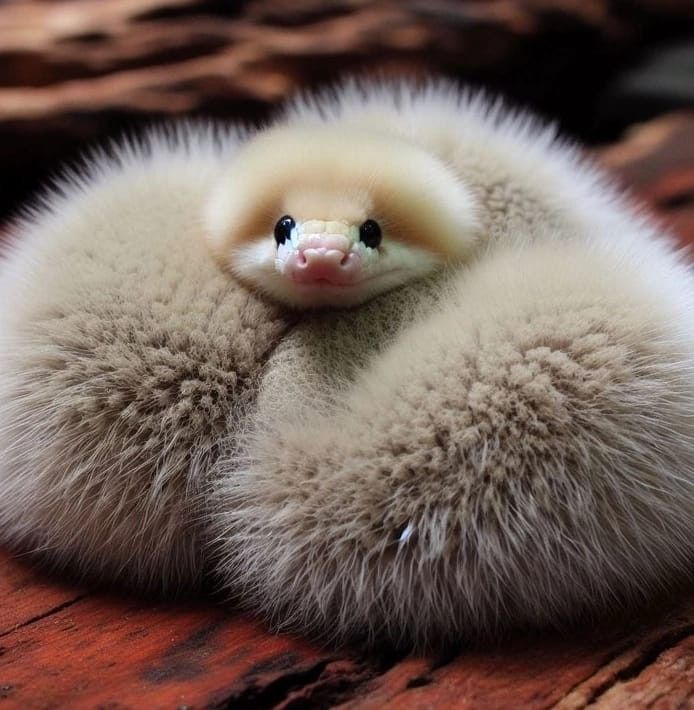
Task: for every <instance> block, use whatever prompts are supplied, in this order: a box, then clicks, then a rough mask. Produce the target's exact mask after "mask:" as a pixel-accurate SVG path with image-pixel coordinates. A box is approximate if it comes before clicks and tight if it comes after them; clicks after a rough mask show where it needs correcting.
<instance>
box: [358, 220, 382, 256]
mask: <svg viewBox="0 0 694 710" xmlns="http://www.w3.org/2000/svg"><path fill="white" fill-rule="evenodd" d="M359 239H361V240H362V242H364V244H366V246H367V247H371V248H372V249H375V248H376V247H377V246H378V245H379V244H380V243H381V228H380V226H379V224H378V222H376V221H375V220H373V219H367V220H366V222H364V224H362V225H361V227H359Z"/></svg>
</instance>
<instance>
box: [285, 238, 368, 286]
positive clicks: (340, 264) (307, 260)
mask: <svg viewBox="0 0 694 710" xmlns="http://www.w3.org/2000/svg"><path fill="white" fill-rule="evenodd" d="M360 266H361V260H360V258H359V255H358V254H354V253H352V252H349V253H346V252H344V251H343V250H342V249H330V248H327V247H309V248H305V249H301V248H300V249H298V250H297V251H296V252H294V253H293V254H291V255H290V257H289V258H288V260H287V264H286V273H287V275H288V276H290V277H291V278H292V279H293V280H294V281H296V282H297V283H302V284H309V283H316V282H319V281H325V282H327V283H330V284H335V285H338V286H344V285H347V284H350V283H353V282H354V281H355V280H356V279H357V277H358V275H359V271H360Z"/></svg>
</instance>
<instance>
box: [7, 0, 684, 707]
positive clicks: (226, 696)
mask: <svg viewBox="0 0 694 710" xmlns="http://www.w3.org/2000/svg"><path fill="white" fill-rule="evenodd" d="M692 37H694V2H681V1H678V0H634V1H633V2H627V1H618V0H614V1H613V2H608V0H459V1H456V0H411V1H410V2H398V1H397V0H391V1H384V2H369V1H368V0H325V1H321V0H295V1H294V2H289V1H288V0H286V1H282V0H275V1H270V0H246V1H238V2H233V0H229V1H222V0H43V1H39V0H33V1H29V0H5V2H3V3H1V4H0V168H1V169H0V218H4V217H7V216H8V215H11V214H13V213H15V212H16V210H17V209H18V206H19V205H20V203H21V202H22V201H23V200H25V199H27V198H28V197H29V196H30V195H31V194H32V193H33V191H34V190H35V189H36V188H37V186H38V185H40V184H41V182H42V181H44V180H46V178H47V176H49V175H50V174H51V173H53V172H54V171H56V170H57V169H58V168H59V166H60V165H61V164H62V163H63V161H65V160H68V161H70V160H74V159H75V158H76V157H77V156H78V155H79V152H80V151H81V150H83V149H84V148H85V146H87V145H89V144H92V143H94V142H98V141H100V140H103V139H105V138H108V137H112V136H117V135H119V134H121V133H122V132H124V131H126V132H128V131H137V130H139V129H141V128H142V127H143V126H144V125H146V124H148V123H151V122H152V121H159V120H162V119H166V118H169V117H176V116H181V115H206V116H214V117H217V118H221V119H229V118H232V119H236V118H240V119H243V120H251V121H253V120H257V119H260V118H262V117H264V116H266V115H267V113H268V112H269V111H270V110H271V109H272V108H273V106H275V105H276V104H277V102H278V101H280V100H281V99H283V98H284V97H286V96H287V95H288V94H290V93H291V92H292V91H294V90H295V89H297V88H299V87H303V86H311V87H314V86H320V85H322V84H324V83H325V82H328V81H330V80H332V79H334V78H335V76H336V75H337V74H339V73H341V72H345V71H362V72H373V71H375V72H378V73H380V74H382V75H383V74H385V75H391V74H401V73H408V74H414V75H417V76H424V75H427V74H429V73H436V74H443V75H445V76H449V77H452V78H456V79H464V80H468V81H474V82H477V83H483V84H485V85H488V86H491V87H493V88H496V89H501V90H503V91H505V92H506V93H507V94H509V95H510V96H511V97H512V98H514V99H516V100H518V101H521V102H523V103H527V104H529V105H530V106H533V107H535V108H537V109H538V110H540V111H542V112H543V113H545V114H547V115H550V116H554V117H556V118H558V120H559V121H560V123H561V125H562V126H563V127H564V128H565V129H566V130H567V131H568V132H570V133H573V134H575V135H577V136H579V137H580V138H582V139H583V140H585V141H587V142H589V143H590V144H591V146H592V147H591V148H590V149H591V150H592V151H594V152H595V154H596V155H597V156H598V157H599V159H600V160H601V161H602V162H603V163H604V164H605V165H606V166H607V167H608V168H610V169H611V170H613V171H614V173H615V175H616V176H617V177H618V179H620V180H621V181H622V182H623V183H624V184H625V186H627V187H629V188H630V190H631V191H632V193H633V194H634V196H635V198H637V199H640V200H643V201H646V202H647V203H648V204H650V205H651V206H652V208H653V209H655V210H656V212H657V213H658V214H659V215H660V216H661V218H662V219H663V221H664V222H665V223H667V224H668V225H669V226H670V227H671V228H672V229H673V230H674V231H675V232H676V233H677V234H678V235H679V236H680V238H681V239H682V242H683V243H690V244H694V110H693V107H694V78H693V75H694V71H692V69H691V67H692V66H694V64H692V62H694V59H693V57H694V49H693V47H694V41H693V40H692ZM3 305H6V304H3ZM0 598H1V599H2V602H1V603H0V709H1V708H4V707H17V708H27V707H28V708H49V707H50V708H56V707H70V708H73V707H74V708H81V707H84V708H112V709H114V710H115V709H121V708H131V707H132V708H138V707H162V708H181V709H182V708H193V707H194V708H203V707H205V708H244V707H253V708H264V707H280V708H305V707H309V708H310V707H332V706H342V707H348V708H382V707H397V708H422V709H423V708H431V707H446V708H447V707H460V708H495V707H498V708H508V707H531V708H548V707H559V708H566V709H569V708H582V707H586V706H588V705H594V706H596V707H604V708H634V707H656V708H688V707H694V592H692V591H686V590H685V591H683V592H682V593H681V594H680V595H679V596H677V597H676V598H674V599H668V600H662V602H661V603H659V604H658V605H655V606H654V607H653V608H651V609H648V610H645V611H644V613H643V615H642V616H640V617H638V618H634V619H632V620H630V621H629V622H627V623H626V624H621V625H620V626H619V628H616V629H609V630H608V629H603V630H601V631H600V632H599V633H598V632H597V631H595V630H592V631H586V632H585V633H584V634H573V635H571V636H569V637H565V638H559V637H556V636H544V637H543V636H538V637H533V638H527V637H525V638H516V639H511V640H510V641H509V642H507V643H504V644H503V645H501V646H500V647H498V648H490V649H466V650H462V651H461V652H460V653H457V654H453V655H449V656H446V657H423V658H422V657H400V656H391V655H388V654H385V655H381V656H369V657H367V656H364V655H362V654H360V652H359V649H351V650H348V651H345V652H340V653H335V652H332V651H326V650H325V649H321V648H319V647H317V646H315V645H313V644H311V643H309V642H307V641H305V640H303V639H299V638H296V637H291V636H278V637H276V636H272V635H270V634H268V633H267V632H266V631H265V630H264V629H263V627H262V626H261V625H259V624H257V623H256V622H254V621H253V620H252V619H249V618H248V617H246V616H243V615H239V614H237V613H235V612H234V611H233V610H231V609H228V608H221V607H218V606H215V605H214V604H213V603H212V602H211V601H205V600H199V601H196V602H181V603H154V602H151V601H146V600H141V599H127V598H124V597H122V596H109V595H107V594H105V593H103V592H95V591H93V590H89V589H82V588H75V587H73V586H70V585H69V584H65V583H63V582H62V581H60V580H54V579H51V578H48V577H46V576H45V575H44V574H43V573H42V572H41V571H40V570H37V569H35V568H33V567H32V566H31V564H30V563H29V562H27V561H26V560H21V559H13V558H11V557H10V556H9V555H7V554H6V553H0Z"/></svg>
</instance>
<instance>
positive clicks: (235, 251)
mask: <svg viewBox="0 0 694 710" xmlns="http://www.w3.org/2000/svg"><path fill="white" fill-rule="evenodd" d="M285 214H289V215H291V216H292V217H294V218H295V219H296V220H297V221H299V222H301V223H303V224H310V223H311V222H312V221H313V220H320V223H322V222H323V221H325V220H330V221H337V222H341V223H343V224H344V225H349V226H351V227H353V228H354V229H355V231H356V229H358V227H359V225H360V224H361V223H363V222H364V221H366V220H367V219H375V220H376V221H377V222H378V223H379V224H380V225H381V226H382V228H383V230H384V240H383V243H382V244H381V246H380V247H379V248H378V249H377V250H376V251H375V253H373V254H371V258H372V263H371V264H370V265H369V269H368V272H367V273H366V274H365V275H366V276H367V277H368V278H365V279H364V280H363V281H362V282H360V283H358V284H355V285H354V286H352V287H350V288H345V287H341V288H337V289H332V290H331V289H330V288H329V287H323V288H321V289H320V290H319V291H318V293H314V292H310V293H308V294H306V293H304V292H303V291H301V290H297V289H296V288H295V285H294V284H293V283H292V282H291V280H289V279H287V278H286V277H284V276H283V275H282V274H281V272H278V269H277V267H276V261H277V257H278V250H277V246H276V244H275V240H274V237H273V228H274V225H275V223H276V222H277V220H278V219H279V218H280V217H281V216H283V215H285ZM204 215H205V219H204V224H203V236H204V238H205V239H206V241H207V243H208V245H209V247H210V248H211V250H212V253H213V254H214V255H215V256H216V258H217V259H218V260H219V262H220V264H221V265H222V266H223V267H225V268H228V269H229V270H230V271H231V272H232V273H233V274H234V275H235V276H236V277H237V278H239V279H240V280H241V281H243V282H244V283H247V284H248V285H249V286H251V287H254V288H256V289H258V290H260V291H261V292H263V293H265V294H267V295H269V296H271V297H273V298H276V299H278V300H280V301H282V302H284V303H286V304H288V305H290V306H304V307H307V306H308V307H310V306H325V305H330V306H337V307H340V306H354V305H357V304H359V303H362V302H364V301H366V300H368V299H369V298H373V297H374V296H376V295H378V294H380V293H383V292H385V291H387V290H390V289H392V288H395V287H396V286H399V285H402V284H403V283H407V282H409V281H412V280H413V279H414V278H418V277H421V276H425V275H427V274H429V273H431V272H433V271H434V270H436V268H437V267H439V266H440V265H441V263H461V262H465V261H466V260H467V259H469V258H470V256H471V255H472V253H473V251H474V248H475V243H476V241H477V237H478V231H479V224H478V222H477V207H476V205H475V203H474V200H473V199H472V196H471V194H470V190H469V188H468V186H467V185H465V184H464V183H463V182H462V181H461V180H460V179H459V177H458V175H457V174H456V173H455V172H454V171H453V170H452V169H451V168H450V167H449V166H447V165H446V163H445V161H444V160H442V159H441V158H439V157H438V156H435V155H432V153H431V152H430V151H428V150H425V149H423V148H422V147H421V146H420V145H418V144H417V142H416V141H413V140H410V139H409V138H406V137H403V136H397V135H393V134H392V132H385V131H383V130H370V129H369V128H368V127H367V128H361V129H359V128H347V127H345V126H343V125H338V126H337V127H336V126H321V127H316V126H311V127H310V128H306V127H305V126H303V125H301V124H299V125H290V126H282V127H279V128H274V129H270V130H268V131H266V132H262V133H260V134H258V135H257V136H254V137H253V139H252V140H250V141H249V142H248V143H247V144H246V145H245V146H244V147H242V148H241V149H240V150H239V151H238V153H236V154H235V155H234V156H233V159H232V160H230V162H229V166H228V167H227V168H226V169H225V171H224V172H223V174H222V176H221V178H220V179H219V180H218V181H217V183H216V184H215V186H214V188H213V189H212V191H211V193H210V197H209V199H208V201H207V204H206V205H205V210H204Z"/></svg>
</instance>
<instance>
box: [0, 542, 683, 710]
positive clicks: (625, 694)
mask: <svg viewBox="0 0 694 710" xmlns="http://www.w3.org/2000/svg"><path fill="white" fill-rule="evenodd" d="M0 595H1V596H2V599H3V604H2V609H1V610H0V707H2V708H5V707H7V708H10V707H16V708H58V707H68V708H102V709H106V708H109V709H111V710H122V709H124V708H141V707H147V708H179V709H182V708H246V707H248V708H270V707H273V708H274V707H277V708H304V707H332V706H342V707H346V708H354V709H355V710H356V709H367V708H368V709H371V708H373V709H377V708H382V707H397V708H412V709H415V708H417V709H422V710H423V709H424V708H431V707H441V708H449V707H456V708H508V707H527V708H549V707H559V708H567V709H568V708H582V707H586V706H587V705H589V704H595V705H596V706H597V707H605V708H632V707H646V706H651V705H652V706H653V707H657V708H687V707H694V596H692V597H691V598H689V599H688V598H687V597H684V598H682V599H681V600H679V601H675V602H672V601H671V602H669V603H668V604H667V605H666V606H665V607H664V609H661V610H660V611H657V612H654V611H651V612H650V613H649V616H648V618H641V619H639V620H634V621H633V622H632V623H628V624H626V626H627V628H626V629H625V628H622V629H621V631H618V632H615V631H614V630H612V631H611V632H609V633H607V632H601V633H600V634H597V633H596V632H593V633H591V634H585V635H584V636H581V637H577V636H573V637H570V638H559V637H557V636H553V637H550V636H545V637H541V636H540V637H533V638H527V637H526V638H523V639H511V640H509V641H507V642H506V643H504V644H502V645H500V646H499V647H498V648H492V649H476V650H474V649H470V650H463V651H461V652H460V653H458V654H457V655H454V656H450V657H445V658H441V657H405V658H399V657H388V656H379V657H365V656H363V655H360V654H359V652H358V650H356V649H352V650H348V651H346V652H333V651H330V650H325V649H321V648H320V647H318V646H315V645H312V644H310V643H308V642H306V641H304V640H301V639H298V638H295V637H290V636H274V635H271V634H268V633H267V632H266V631H265V630H264V629H263V628H262V626H261V625H259V624H257V623H256V622H254V621H253V620H252V619H249V618H248V617H245V616H242V615H239V614H237V613H234V611H233V610H230V609H224V608H222V607H219V606H215V605H213V604H212V603H211V602H203V601H200V602H196V603H190V602H188V603H153V602H143V601H142V600H129V599H124V598H122V597H115V596H113V597H112V596H108V595H104V594H103V593H90V592H87V591H85V590H83V589H77V588H72V587H70V586H66V585H63V584H60V583H59V582H54V581H50V580H48V579H46V578H45V577H44V576H43V575H42V574H41V573H40V572H38V571H36V570H33V569H32V567H31V566H30V565H29V564H28V563H27V562H26V561H22V560H18V559H13V558H11V557H10V556H8V555H6V554H1V555H0Z"/></svg>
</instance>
